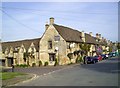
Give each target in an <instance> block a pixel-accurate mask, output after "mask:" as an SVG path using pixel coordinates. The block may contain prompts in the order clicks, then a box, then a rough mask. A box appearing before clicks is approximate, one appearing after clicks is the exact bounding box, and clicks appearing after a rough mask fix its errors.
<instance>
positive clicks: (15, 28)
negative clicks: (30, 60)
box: [0, 2, 118, 42]
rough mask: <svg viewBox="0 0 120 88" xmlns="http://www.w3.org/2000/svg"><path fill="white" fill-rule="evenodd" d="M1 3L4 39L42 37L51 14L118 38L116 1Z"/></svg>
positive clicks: (57, 21) (58, 19)
mask: <svg viewBox="0 0 120 88" xmlns="http://www.w3.org/2000/svg"><path fill="white" fill-rule="evenodd" d="M1 7H2V8H1ZM1 7H0V9H1V10H2V33H1V34H2V41H3V42H4V41H16V40H24V39H33V38H39V37H41V36H42V35H43V33H44V32H45V24H46V23H49V18H50V17H54V19H55V24H58V25H63V26H67V27H70V28H73V29H75V30H79V31H84V32H85V33H89V32H92V33H93V35H94V36H95V35H96V33H100V34H101V36H102V37H104V38H106V39H108V40H111V41H113V42H115V41H118V3H117V2H2V6H1ZM73 37H74V36H73Z"/></svg>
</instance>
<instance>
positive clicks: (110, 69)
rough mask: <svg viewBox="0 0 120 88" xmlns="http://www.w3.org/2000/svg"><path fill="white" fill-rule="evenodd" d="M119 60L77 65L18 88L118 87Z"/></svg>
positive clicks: (21, 84)
mask: <svg viewBox="0 0 120 88" xmlns="http://www.w3.org/2000/svg"><path fill="white" fill-rule="evenodd" d="M118 72H119V73H120V71H119V70H118V58H112V59H107V60H103V61H101V62H98V63H96V64H87V65H75V66H72V67H70V68H67V69H62V70H59V71H56V72H53V73H51V74H50V73H49V74H46V75H42V76H41V75H39V77H37V78H36V79H34V80H32V81H29V82H25V83H19V84H18V85H17V86H118Z"/></svg>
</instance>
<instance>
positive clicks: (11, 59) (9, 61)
mask: <svg viewBox="0 0 120 88" xmlns="http://www.w3.org/2000/svg"><path fill="white" fill-rule="evenodd" d="M12 64H13V57H8V66H9V67H11V66H12Z"/></svg>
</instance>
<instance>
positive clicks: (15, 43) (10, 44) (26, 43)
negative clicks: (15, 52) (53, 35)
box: [2, 38, 40, 52]
mask: <svg viewBox="0 0 120 88" xmlns="http://www.w3.org/2000/svg"><path fill="white" fill-rule="evenodd" d="M39 41H40V38H36V39H27V40H20V41H12V42H3V43H2V51H3V52H4V51H5V49H6V48H8V49H10V47H12V48H13V49H15V48H17V47H20V46H21V45H22V44H23V45H24V47H25V49H26V50H28V48H29V47H30V45H31V43H32V42H33V44H34V45H35V48H36V50H37V51H38V50H39Z"/></svg>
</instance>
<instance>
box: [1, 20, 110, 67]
mask: <svg viewBox="0 0 120 88" xmlns="http://www.w3.org/2000/svg"><path fill="white" fill-rule="evenodd" d="M85 47H89V49H88V50H86V48H85ZM97 47H101V48H102V50H103V49H104V51H105V52H104V53H108V51H109V47H108V46H107V40H105V39H104V38H101V35H100V34H96V37H93V35H92V32H90V34H87V33H84V31H82V32H80V31H78V30H74V29H72V28H69V27H65V26H61V25H57V24H55V23H54V18H50V23H49V24H46V25H45V32H44V34H43V36H42V37H41V38H37V39H31V40H21V41H13V42H3V43H2V54H3V56H4V59H2V63H4V64H3V65H5V66H12V64H14V65H17V64H19V65H20V64H27V65H30V66H32V64H33V63H35V64H36V66H38V65H39V61H41V62H42V65H44V63H45V62H48V64H49V65H54V64H55V60H57V61H58V63H59V65H64V64H68V63H71V62H72V63H75V61H76V58H77V56H78V55H80V56H81V55H83V54H86V55H89V56H94V55H96V49H97Z"/></svg>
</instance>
